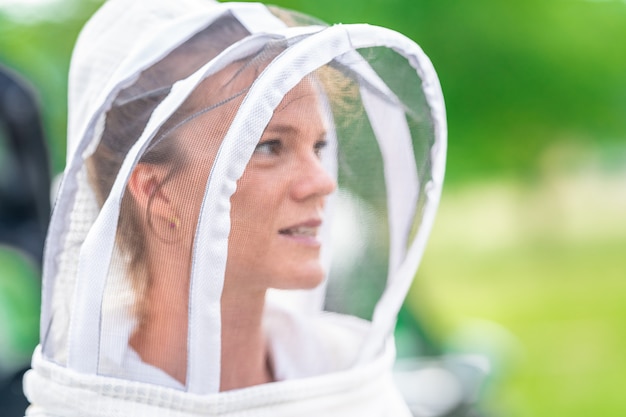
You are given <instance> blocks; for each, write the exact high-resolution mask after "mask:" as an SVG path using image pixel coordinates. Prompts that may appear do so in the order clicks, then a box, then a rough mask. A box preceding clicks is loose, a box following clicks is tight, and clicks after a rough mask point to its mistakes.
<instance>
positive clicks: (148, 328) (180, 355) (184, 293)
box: [129, 256, 273, 391]
mask: <svg viewBox="0 0 626 417" xmlns="http://www.w3.org/2000/svg"><path fill="white" fill-rule="evenodd" d="M161 259H164V258H161ZM168 259H169V262H170V263H169V265H168V266H169V267H168V268H163V265H159V268H155V269H154V270H150V271H149V273H150V281H149V282H150V285H149V287H148V288H147V290H146V293H145V294H144V297H146V298H145V303H144V304H143V305H144V306H145V308H144V309H143V311H142V314H141V322H140V323H139V326H138V327H137V329H136V330H135V332H134V333H133V334H132V336H131V339H130V341H129V344H130V346H131V347H132V348H133V349H135V351H136V352H137V353H138V354H139V356H140V357H141V359H142V360H143V361H144V362H146V363H148V364H151V365H153V366H156V367H158V368H160V369H162V370H163V371H164V372H166V373H167V374H169V375H170V376H172V377H173V378H175V379H176V380H178V381H179V382H180V383H181V384H183V385H184V384H185V382H186V377H187V329H188V300H189V273H190V267H189V260H187V259H185V258H184V256H183V257H175V256H169V257H168ZM234 281H235V280H234V279H229V278H228V274H227V279H225V283H224V290H223V292H222V298H221V313H222V334H221V342H222V345H221V349H222V363H221V372H220V375H221V377H220V390H221V391H227V390H232V389H237V388H245V387H249V386H253V385H259V384H263V383H267V382H271V381H272V380H273V379H272V373H271V370H270V369H269V366H268V351H267V345H266V340H265V335H264V333H263V326H262V320H263V309H264V306H265V290H264V289H260V288H256V289H242V286H241V285H236V284H234V285H233V284H232V283H233V282H234ZM229 283H231V285H229Z"/></svg>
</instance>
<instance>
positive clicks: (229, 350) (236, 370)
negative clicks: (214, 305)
mask: <svg viewBox="0 0 626 417" xmlns="http://www.w3.org/2000/svg"><path fill="white" fill-rule="evenodd" d="M228 282H229V280H226V282H225V284H224V291H223V292H222V368H221V379H220V390H221V391H227V390H231V389H236V388H244V387H249V386H252V385H258V384H263V383H266V382H270V381H272V375H271V371H270V369H269V366H268V352H267V345H266V340H265V335H264V333H263V327H262V319H263V308H264V305H265V291H264V290H251V291H248V292H242V291H241V288H238V289H237V291H234V290H231V288H230V287H229V286H228V285H227V283H228Z"/></svg>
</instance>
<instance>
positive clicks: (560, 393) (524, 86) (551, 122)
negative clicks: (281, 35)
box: [0, 0, 626, 417]
mask: <svg viewBox="0 0 626 417" xmlns="http://www.w3.org/2000/svg"><path fill="white" fill-rule="evenodd" d="M100 3H101V2H100V1H95V0H39V1H35V0H29V1H26V0H0V63H4V64H5V65H7V66H10V67H12V68H14V69H15V70H17V71H19V72H20V73H21V74H22V75H24V76H25V77H26V78H27V79H29V80H30V81H31V82H32V83H33V84H34V86H35V87H36V88H37V90H38V91H39V93H40V99H41V104H42V108H43V110H44V123H45V126H46V131H47V134H48V137H49V139H50V153H51V156H52V166H53V170H54V172H59V171H61V170H62V168H63V164H64V153H65V143H64V142H65V123H66V120H65V118H66V105H67V99H66V90H67V72H68V64H69V59H70V54H71V49H72V45H73V43H74V41H75V38H76V36H77V33H78V31H79V28H80V27H81V26H82V24H83V23H84V22H85V20H86V19H87V17H88V16H89V15H90V14H91V13H92V12H93V11H94V10H95V9H96V8H97V7H98V5H99V4H100ZM272 3H273V4H276V5H279V6H283V7H288V8H292V9H296V10H299V11H302V12H305V13H309V14H312V15H315V16H317V17H319V18H321V19H323V20H325V21H327V22H330V23H355V22H367V23H371V24H377V25H381V26H386V27H390V28H392V29H395V30H397V31H399V32H402V33H404V34H406V35H407V36H409V37H411V38H412V39H414V40H415V41H416V42H417V43H419V44H420V45H421V46H422V48H423V49H424V50H425V52H426V53H427V54H428V55H429V57H430V58H431V60H432V61H433V63H434V65H435V68H436V69H437V71H438V74H439V77H440V80H441V84H442V87H443V91H444V95H445V97H446V105H447V111H448V121H449V156H448V168H447V177H446V185H445V187H444V194H443V198H442V201H441V209H440V212H439V215H438V218H437V221H436V224H435V227H434V230H433V235H432V239H431V241H430V244H429V247H428V249H427V251H426V254H425V257H424V261H423V264H422V267H421V268H420V271H419V273H418V277H417V280H416V282H415V285H414V286H413V288H412V291H411V294H410V298H409V299H408V307H409V309H410V310H411V311H413V312H414V313H416V314H417V315H419V316H420V317H422V318H424V319H425V320H426V327H427V330H428V331H429V332H430V333H431V334H433V335H435V337H436V338H438V339H439V340H441V341H443V343H444V345H445V346H446V348H447V349H449V350H450V351H467V352H482V353H485V354H487V355H489V356H490V357H491V359H492V362H493V364H494V366H495V368H494V372H493V374H492V375H491V377H490V379H489V381H488V383H487V385H486V386H485V389H484V392H483V396H484V404H483V408H484V410H485V412H486V414H488V415H499V416H529V417H542V416H546V417H554V416H565V415H566V416H568V417H577V416H580V417H587V416H589V415H598V416H602V417H610V416H622V415H624V414H625V413H626V398H624V396H623V394H622V392H621V391H622V383H624V382H625V381H626V360H625V359H624V355H623V352H624V351H626V332H625V331H624V327H625V326H624V323H626V303H625V302H623V301H622V298H624V296H625V295H626V279H624V278H626V256H625V255H624V254H623V252H624V249H626V219H625V214H626V2H624V1H611V0H605V1H579V0H542V1H539V0H523V1H521V0H518V1H508V2H502V1H498V0H475V1H472V2H466V1H455V0H448V1H446V0H369V1H368V2H363V1H362V0H341V1H338V0H316V1H305V0H301V1H297V0H291V1H289V0H275V1H273V2H272Z"/></svg>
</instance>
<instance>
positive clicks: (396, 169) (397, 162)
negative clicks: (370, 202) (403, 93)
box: [361, 87, 419, 285]
mask: <svg viewBox="0 0 626 417" xmlns="http://www.w3.org/2000/svg"><path fill="white" fill-rule="evenodd" d="M361 99H362V100H363V106H364V107H365V111H366V112H367V115H368V116H369V119H370V124H371V126H372V129H373V130H374V133H375V135H376V139H377V140H378V146H379V147H380V151H381V154H382V157H383V162H384V173H385V185H386V189H387V207H388V210H389V233H390V236H389V241H390V242H389V246H390V247H389V279H393V277H394V274H395V271H396V270H397V268H398V266H399V265H400V262H401V260H402V259H403V258H404V255H405V253H406V243H407V242H406V240H407V238H408V236H407V233H408V231H409V230H410V229H411V222H412V220H413V216H414V214H415V207H416V205H417V197H418V194H419V181H418V178H417V167H416V166H415V157H414V155H415V154H414V151H413V144H412V142H411V132H410V130H409V126H408V125H407V121H406V117H405V114H404V110H403V108H402V107H400V106H390V105H389V104H388V103H387V102H386V101H385V100H382V99H381V97H380V95H378V94H375V93H373V92H372V91H371V90H369V89H368V88H364V87H362V88H361ZM387 285H389V282H388V283H387Z"/></svg>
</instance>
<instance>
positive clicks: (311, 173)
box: [291, 156, 337, 201]
mask: <svg viewBox="0 0 626 417" xmlns="http://www.w3.org/2000/svg"><path fill="white" fill-rule="evenodd" d="M293 169H294V170H296V171H297V175H295V176H294V181H293V183H292V186H291V197H292V198H293V199H294V200H296V201H302V200H307V199H309V198H312V197H325V196H327V195H328V194H330V193H332V192H333V191H335V189H336V188H337V182H336V181H335V179H334V178H333V177H332V176H331V175H330V174H329V173H328V172H326V169H324V166H323V165H322V161H321V160H320V159H319V158H318V157H317V156H309V157H307V158H304V159H301V160H300V161H299V163H298V164H297V166H296V167H294V168H293Z"/></svg>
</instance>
